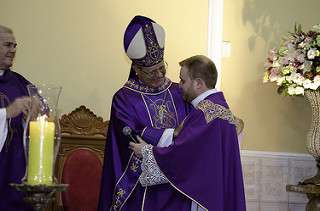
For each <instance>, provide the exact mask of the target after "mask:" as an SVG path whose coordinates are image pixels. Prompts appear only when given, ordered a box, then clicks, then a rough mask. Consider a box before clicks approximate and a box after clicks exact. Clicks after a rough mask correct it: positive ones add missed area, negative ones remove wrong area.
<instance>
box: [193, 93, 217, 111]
mask: <svg viewBox="0 0 320 211" xmlns="http://www.w3.org/2000/svg"><path fill="white" fill-rule="evenodd" d="M217 92H219V91H218V90H216V89H209V90H207V91H205V92H203V93H201V94H200V95H198V97H196V98H194V99H193V100H192V101H191V104H192V105H193V107H195V108H196V107H197V106H198V104H199V103H200V101H202V100H204V99H205V98H206V97H208V96H209V95H211V94H214V93H217Z"/></svg>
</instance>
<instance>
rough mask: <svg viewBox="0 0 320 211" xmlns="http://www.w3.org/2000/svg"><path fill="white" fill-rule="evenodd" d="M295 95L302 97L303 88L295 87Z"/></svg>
mask: <svg viewBox="0 0 320 211" xmlns="http://www.w3.org/2000/svg"><path fill="white" fill-rule="evenodd" d="M294 92H295V94H296V95H303V94H304V88H303V87H301V86H297V87H296V88H295V90H294Z"/></svg>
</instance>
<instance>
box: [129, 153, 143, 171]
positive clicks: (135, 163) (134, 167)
mask: <svg viewBox="0 0 320 211" xmlns="http://www.w3.org/2000/svg"><path fill="white" fill-rule="evenodd" d="M140 164H141V160H140V159H139V158H138V157H136V156H135V155H134V156H133V160H132V163H131V165H130V169H131V170H132V171H133V172H137V171H138V168H139V167H140Z"/></svg>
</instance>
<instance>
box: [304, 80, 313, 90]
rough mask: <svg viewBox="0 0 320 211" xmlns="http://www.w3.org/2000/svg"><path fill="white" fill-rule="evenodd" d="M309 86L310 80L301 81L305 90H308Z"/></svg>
mask: <svg viewBox="0 0 320 211" xmlns="http://www.w3.org/2000/svg"><path fill="white" fill-rule="evenodd" d="M311 86H312V81H311V80H309V79H306V80H304V81H303V87H304V88H305V89H310V88H311Z"/></svg>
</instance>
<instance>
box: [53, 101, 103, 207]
mask: <svg viewBox="0 0 320 211" xmlns="http://www.w3.org/2000/svg"><path fill="white" fill-rule="evenodd" d="M60 125H61V134H62V137H61V145H60V152H59V154H58V157H57V165H56V167H57V168H56V175H57V179H58V182H59V183H63V184H69V187H68V189H67V191H66V192H63V193H61V194H59V196H58V197H57V200H56V202H55V205H54V207H55V208H54V210H64V211H96V210H97V206H98V199H99V191H100V181H101V175H102V164H103V156H104V146H105V141H106V132H107V127H108V122H107V121H103V119H102V118H101V117H97V116H96V115H95V114H94V113H93V112H91V111H90V110H89V109H87V108H86V107H85V106H80V107H79V108H77V109H75V110H74V111H72V112H71V113H70V114H67V115H63V116H62V118H61V119H60Z"/></svg>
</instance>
